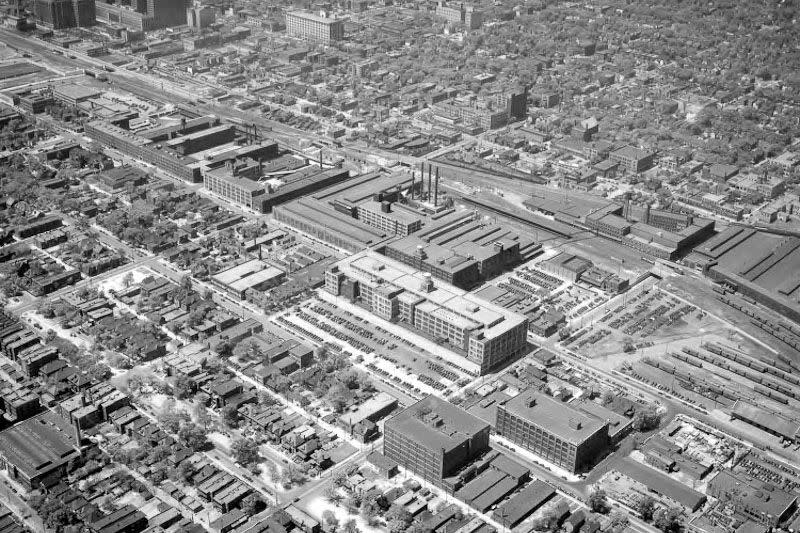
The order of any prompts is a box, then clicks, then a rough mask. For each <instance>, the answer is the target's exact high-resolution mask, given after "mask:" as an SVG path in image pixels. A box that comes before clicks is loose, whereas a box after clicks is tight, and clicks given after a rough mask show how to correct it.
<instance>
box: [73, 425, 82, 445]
mask: <svg viewBox="0 0 800 533" xmlns="http://www.w3.org/2000/svg"><path fill="white" fill-rule="evenodd" d="M72 427H73V428H74V429H75V445H76V446H77V447H78V448H80V447H81V441H82V440H83V437H82V436H81V421H80V419H77V418H76V419H75V421H74V422H73V423H72Z"/></svg>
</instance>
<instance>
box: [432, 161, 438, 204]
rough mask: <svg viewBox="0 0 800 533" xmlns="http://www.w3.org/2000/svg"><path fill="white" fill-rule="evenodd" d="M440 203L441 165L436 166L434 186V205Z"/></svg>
mask: <svg viewBox="0 0 800 533" xmlns="http://www.w3.org/2000/svg"><path fill="white" fill-rule="evenodd" d="M438 205H439V167H438V166H437V167H436V182H435V185H434V187H433V206H434V207H436V206H438Z"/></svg>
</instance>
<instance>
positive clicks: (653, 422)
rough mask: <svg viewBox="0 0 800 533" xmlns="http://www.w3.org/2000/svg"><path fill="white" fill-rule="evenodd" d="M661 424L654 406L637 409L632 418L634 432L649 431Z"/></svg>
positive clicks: (659, 416)
mask: <svg viewBox="0 0 800 533" xmlns="http://www.w3.org/2000/svg"><path fill="white" fill-rule="evenodd" d="M659 424H661V415H660V414H659V412H658V408H657V407H656V406H655V405H650V406H648V407H646V408H644V409H639V410H638V411H636V414H635V415H634V417H633V429H634V430H636V431H643V432H644V431H650V430H652V429H656V428H657V427H658V426H659Z"/></svg>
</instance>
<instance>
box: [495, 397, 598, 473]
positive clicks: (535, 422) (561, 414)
mask: <svg viewBox="0 0 800 533" xmlns="http://www.w3.org/2000/svg"><path fill="white" fill-rule="evenodd" d="M495 428H496V430H497V433H498V434H500V435H502V436H504V437H506V438H507V439H509V440H510V441H511V442H513V443H515V444H518V445H519V446H522V447H523V448H525V449H526V450H530V451H531V452H533V453H535V454H536V455H538V456H540V457H542V458H543V459H546V460H547V461H550V462H551V463H553V464H555V465H558V466H560V467H561V468H564V469H566V470H569V471H570V472H573V473H576V472H581V471H584V470H587V469H588V468H590V467H591V466H592V465H594V464H595V462H596V461H597V459H598V457H599V456H600V455H602V453H603V452H604V451H605V450H606V449H607V448H608V445H609V437H608V422H607V421H604V420H601V419H600V418H597V417H594V416H591V415H589V414H588V413H586V412H585V411H580V410H577V409H573V408H572V407H571V406H570V405H569V404H566V403H563V402H559V401H557V400H555V399H553V398H551V397H549V396H546V395H544V394H542V393H540V392H537V391H532V390H528V391H525V392H523V393H522V394H519V395H517V396H515V397H514V398H513V399H511V400H509V401H508V402H506V403H505V404H504V405H500V406H498V408H497V422H496V425H495Z"/></svg>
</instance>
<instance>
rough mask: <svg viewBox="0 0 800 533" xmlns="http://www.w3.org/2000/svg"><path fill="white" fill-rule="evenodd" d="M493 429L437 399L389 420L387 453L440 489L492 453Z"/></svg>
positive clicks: (405, 410) (386, 426) (386, 428)
mask: <svg viewBox="0 0 800 533" xmlns="http://www.w3.org/2000/svg"><path fill="white" fill-rule="evenodd" d="M489 430H490V426H489V424H487V423H486V422H484V421H482V420H481V419H479V418H478V417H476V416H473V415H471V414H469V413H467V412H466V411H464V410H463V409H461V408H460V407H457V406H455V405H453V404H451V403H449V402H447V401H445V400H442V399H440V398H438V397H436V396H428V397H427V398H424V399H422V400H420V401H419V402H417V403H415V404H414V405H412V406H410V407H408V408H406V409H404V410H403V411H401V412H400V413H398V414H396V415H395V416H393V417H392V418H390V419H389V420H387V421H386V424H385V426H384V433H385V435H384V439H383V453H384V455H385V456H386V457H388V458H389V459H391V460H393V461H396V462H397V463H398V464H399V465H401V466H402V467H404V468H407V469H408V470H410V471H412V472H414V473H415V474H417V475H418V476H420V477H421V478H422V479H424V480H425V481H427V482H429V483H433V484H434V485H437V486H442V480H443V479H444V478H446V477H448V476H452V475H453V474H455V473H456V472H458V471H459V470H460V469H462V468H463V467H464V466H466V465H468V464H469V463H470V462H471V461H472V460H473V459H475V458H476V457H478V456H479V455H481V454H483V453H484V452H486V451H488V450H489Z"/></svg>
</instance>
